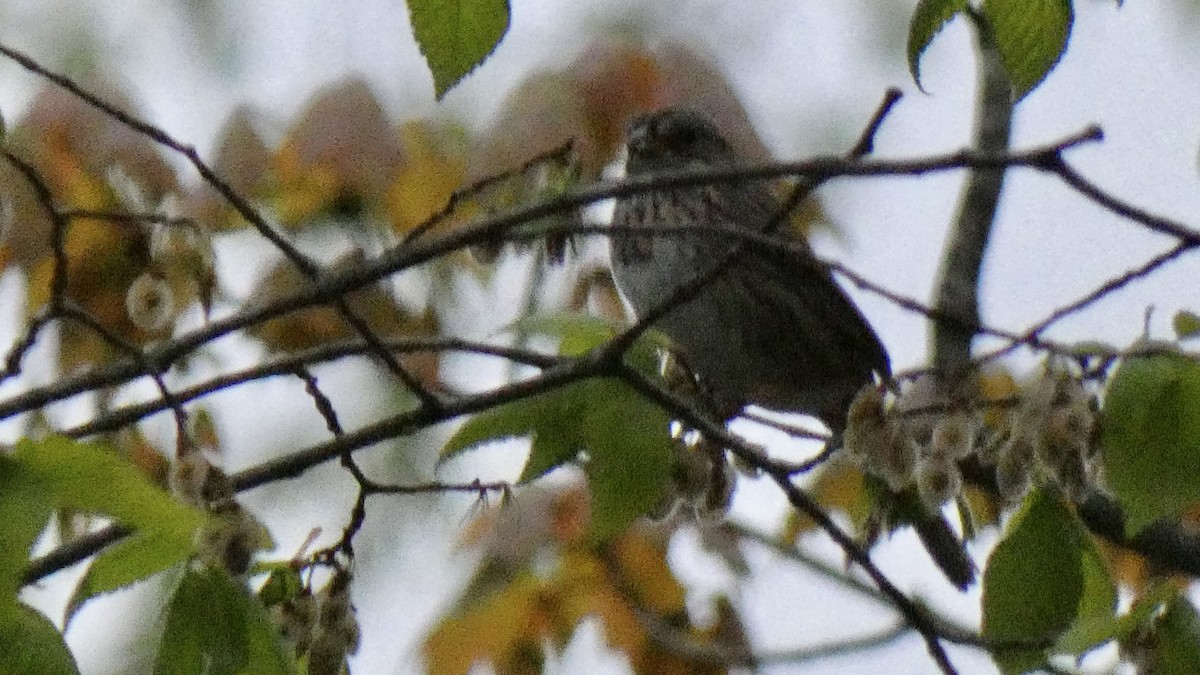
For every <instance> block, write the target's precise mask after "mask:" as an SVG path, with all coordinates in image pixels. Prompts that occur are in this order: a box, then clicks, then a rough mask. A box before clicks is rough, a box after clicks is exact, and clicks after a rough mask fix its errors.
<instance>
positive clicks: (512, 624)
mask: <svg viewBox="0 0 1200 675" xmlns="http://www.w3.org/2000/svg"><path fill="white" fill-rule="evenodd" d="M541 594H542V587H541V582H540V581H538V580H537V578H535V577H534V576H533V575H532V574H530V573H528V572H526V573H523V574H521V575H520V576H518V577H516V578H514V579H513V580H512V582H511V583H510V584H508V585H507V586H506V587H504V588H503V589H501V590H499V591H497V592H496V593H494V594H493V595H492V596H491V597H489V598H487V599H485V600H483V601H482V602H479V603H478V604H476V605H474V606H472V607H471V608H470V609H469V610H467V611H465V612H463V613H460V614H458V615H456V616H452V617H446V618H444V619H442V621H441V623H439V624H438V626H437V628H435V629H434V631H433V633H432V634H430V635H429V637H428V638H426V639H425V645H424V648H423V651H424V654H425V661H426V665H427V666H428V668H429V671H428V672H429V673H430V675H459V674H461V673H466V672H467V671H468V670H469V669H470V668H471V667H472V666H473V665H475V664H477V663H500V662H504V661H508V660H510V658H511V657H513V656H514V655H516V654H517V653H518V652H519V651H520V650H521V649H522V647H523V646H526V647H532V648H534V649H539V650H540V648H541V647H540V641H541V635H542V633H543V631H544V625H545V622H544V621H543V620H541V619H540V618H539V616H538V615H539V613H540V610H539V608H540V605H541Z"/></svg>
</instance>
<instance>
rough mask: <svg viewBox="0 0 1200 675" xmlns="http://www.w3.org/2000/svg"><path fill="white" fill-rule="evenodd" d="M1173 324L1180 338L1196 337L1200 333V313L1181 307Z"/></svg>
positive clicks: (1176, 334) (1172, 321)
mask: <svg viewBox="0 0 1200 675" xmlns="http://www.w3.org/2000/svg"><path fill="white" fill-rule="evenodd" d="M1171 325H1172V326H1173V327H1174V328H1175V336H1176V337H1178V338H1179V339H1180V340H1186V339H1188V338H1193V337H1196V336H1197V335H1200V314H1196V313H1194V312H1189V311H1187V310H1186V309H1181V310H1179V311H1178V312H1175V318H1174V319H1172V320H1171Z"/></svg>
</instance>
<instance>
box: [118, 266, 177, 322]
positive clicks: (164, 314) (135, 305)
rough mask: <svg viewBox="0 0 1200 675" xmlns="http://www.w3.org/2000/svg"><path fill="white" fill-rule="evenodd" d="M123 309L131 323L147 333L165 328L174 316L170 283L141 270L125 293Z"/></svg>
mask: <svg viewBox="0 0 1200 675" xmlns="http://www.w3.org/2000/svg"><path fill="white" fill-rule="evenodd" d="M125 311H126V312H128V313H129V320H130V321H132V322H133V325H135V326H137V327H138V328H140V329H141V330H144V331H146V332H147V333H157V332H159V331H161V330H163V329H165V328H166V327H167V326H168V325H169V324H170V322H171V319H172V318H173V317H174V316H175V294H174V292H172V291H171V285H170V284H168V283H167V282H166V280H165V279H161V278H159V277H158V276H156V275H154V274H152V273H150V272H142V274H141V276H139V277H138V278H136V279H134V280H133V283H132V284H130V285H129V290H128V291H127V292H126V293H125Z"/></svg>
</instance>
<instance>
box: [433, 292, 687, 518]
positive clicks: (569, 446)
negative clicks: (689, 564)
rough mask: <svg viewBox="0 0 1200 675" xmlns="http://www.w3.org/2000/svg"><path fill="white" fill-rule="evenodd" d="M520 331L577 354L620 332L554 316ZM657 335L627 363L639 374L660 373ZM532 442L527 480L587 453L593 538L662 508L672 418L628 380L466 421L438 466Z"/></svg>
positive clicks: (597, 383) (599, 381) (600, 381)
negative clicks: (483, 450)
mask: <svg viewBox="0 0 1200 675" xmlns="http://www.w3.org/2000/svg"><path fill="white" fill-rule="evenodd" d="M516 327H518V328H520V329H522V330H525V331H527V332H530V333H539V334H545V335H552V336H555V337H558V338H559V339H560V344H559V350H560V352H562V353H564V354H567V355H572V356H577V355H580V354H585V353H587V352H588V351H589V350H591V349H595V348H596V347H599V346H600V345H603V344H604V343H605V342H606V341H608V340H609V339H611V338H612V337H613V336H614V335H616V334H617V332H618V331H619V330H620V326H619V325H617V324H615V323H613V322H610V321H608V320H605V319H600V318H597V317H591V316H585V315H579V314H550V315H543V316H537V317H531V318H527V319H522V320H521V321H519V322H518V323H517V324H516ZM664 344H665V342H664V339H663V338H662V337H661V335H659V334H649V335H647V336H643V338H642V339H640V340H638V341H637V342H636V343H635V344H634V346H633V347H632V348H631V349H630V350H629V353H628V355H627V359H628V360H629V362H630V363H631V364H633V365H634V367H636V368H638V369H639V370H642V372H644V373H646V372H647V370H648V371H649V372H648V373H647V374H650V375H654V374H655V373H657V370H658V348H659V346H661V345H664ZM515 437H523V438H530V439H531V443H530V450H529V459H528V461H527V462H526V463H525V468H524V470H523V471H522V472H521V478H520V480H521V481H522V482H525V481H529V480H533V479H535V478H537V477H539V476H541V475H543V474H545V473H548V472H549V471H551V470H553V469H555V468H557V467H559V466H561V465H563V464H566V463H568V462H572V461H574V460H575V459H576V458H577V457H578V456H579V454H580V453H581V452H584V453H586V454H587V457H588V460H589V461H588V462H587V464H586V465H585V467H584V469H585V471H586V472H587V474H588V479H589V487H590V488H591V498H592V529H591V532H590V534H591V536H592V537H593V538H595V539H597V540H604V539H607V538H609V537H611V536H613V535H616V534H618V533H620V532H622V531H623V530H624V529H625V528H627V527H628V526H629V525H630V523H632V522H633V521H634V520H635V519H637V518H638V517H640V516H641V515H643V514H645V513H647V512H648V511H650V510H651V509H653V508H654V507H656V506H658V505H659V503H660V502H661V501H662V499H663V496H664V494H665V492H666V489H667V487H668V485H669V482H670V471H671V457H672V455H671V453H672V452H673V443H674V441H673V440H672V439H671V437H670V419H669V417H668V416H667V414H666V413H665V412H663V411H662V409H661V408H659V407H658V406H657V405H655V404H653V403H652V402H650V401H648V400H647V399H646V398H645V397H643V396H642V395H640V394H638V393H637V392H636V391H634V390H633V389H632V388H630V387H629V386H628V385H627V384H625V383H624V382H622V381H620V380H617V379H614V378H594V379H589V380H584V381H581V382H574V383H572V384H569V385H566V386H564V387H562V388H560V389H558V390H556V391H552V392H547V393H543V394H538V395H536V396H531V397H529V398H525V399H521V400H518V401H514V402H512V403H508V404H505V405H502V406H498V407H496V408H492V409H490V410H486V411H484V412H481V413H479V414H478V415H476V416H475V417H473V418H471V419H470V420H468V421H467V422H466V423H464V424H463V425H462V426H461V427H460V428H459V429H458V431H457V432H456V433H455V434H454V435H453V436H452V437H451V438H450V440H449V441H447V443H446V446H445V447H444V448H443V449H442V453H441V461H444V460H446V459H449V458H451V457H454V456H456V455H459V454H461V453H462V452H464V451H466V450H469V449H471V448H473V447H477V446H479V445H482V444H484V443H488V442H492V441H498V440H503V439H507V438H515Z"/></svg>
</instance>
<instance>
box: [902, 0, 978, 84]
mask: <svg viewBox="0 0 1200 675" xmlns="http://www.w3.org/2000/svg"><path fill="white" fill-rule="evenodd" d="M966 8H967V0H920V2H918V3H917V8H916V10H914V11H913V17H912V21H910V22H909V24H908V72H909V73H911V74H912V78H913V82H916V83H917V88H918V89H920V90H921V91H925V87H923V86H921V55H922V54H924V53H925V48H926V47H928V46H929V43H930V42H933V38H934V36H936V35H937V34H938V33H940V32H941V31H942V28H944V27H945V26H946V24H947V23H949V22H950V19H952V18H954V15H955V14H958V13H959V12H962V11H963V10H965V9H966Z"/></svg>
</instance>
